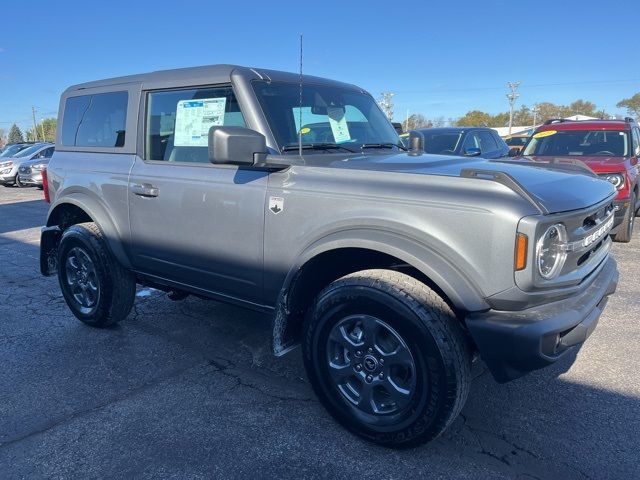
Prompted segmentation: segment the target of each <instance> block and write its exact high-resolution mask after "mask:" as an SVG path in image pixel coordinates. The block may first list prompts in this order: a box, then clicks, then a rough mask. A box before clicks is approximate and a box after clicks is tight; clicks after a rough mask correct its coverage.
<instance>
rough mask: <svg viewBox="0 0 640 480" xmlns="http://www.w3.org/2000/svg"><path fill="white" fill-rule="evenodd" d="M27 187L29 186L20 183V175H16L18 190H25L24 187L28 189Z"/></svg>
mask: <svg viewBox="0 0 640 480" xmlns="http://www.w3.org/2000/svg"><path fill="white" fill-rule="evenodd" d="M26 186H27V184H26V183H22V182H21V181H20V177H19V176H18V175H16V187H18V188H24V187H26Z"/></svg>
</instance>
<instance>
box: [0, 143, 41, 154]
mask: <svg viewBox="0 0 640 480" xmlns="http://www.w3.org/2000/svg"><path fill="white" fill-rule="evenodd" d="M32 145H34V142H21V143H8V144H6V145H5V146H4V147H2V151H0V158H7V157H13V156H14V155H15V154H16V153H18V152H20V151H21V150H24V149H25V148H28V147H30V146H32Z"/></svg>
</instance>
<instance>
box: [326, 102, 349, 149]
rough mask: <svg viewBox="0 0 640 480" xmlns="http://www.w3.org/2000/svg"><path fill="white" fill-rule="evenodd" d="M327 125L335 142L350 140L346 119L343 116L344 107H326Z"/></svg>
mask: <svg viewBox="0 0 640 480" xmlns="http://www.w3.org/2000/svg"><path fill="white" fill-rule="evenodd" d="M327 115H328V116H329V125H330V126H331V132H332V133H333V140H334V141H335V142H336V143H344V142H348V141H350V140H351V135H350V134H349V127H348V126H347V119H346V118H345V116H344V109H343V108H341V107H327Z"/></svg>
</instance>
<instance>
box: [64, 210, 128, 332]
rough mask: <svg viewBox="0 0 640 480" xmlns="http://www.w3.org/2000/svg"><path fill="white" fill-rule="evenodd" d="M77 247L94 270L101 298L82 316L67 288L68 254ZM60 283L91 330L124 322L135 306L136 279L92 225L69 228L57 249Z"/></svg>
mask: <svg viewBox="0 0 640 480" xmlns="http://www.w3.org/2000/svg"><path fill="white" fill-rule="evenodd" d="M74 248H75V249H76V250H75V251H78V248H79V249H80V251H82V252H85V253H86V254H87V255H88V257H89V258H90V260H91V262H92V264H93V266H94V267H95V276H96V277H97V280H98V282H99V297H98V300H97V302H96V304H95V307H93V308H92V311H91V312H88V313H83V312H82V311H81V309H80V305H78V303H77V302H76V301H75V300H74V297H73V294H72V292H71V290H70V287H69V286H68V283H66V282H67V271H66V270H65V268H66V266H65V265H66V263H67V259H68V255H69V252H70V251H72V249H74ZM57 263H58V265H57V269H58V281H59V283H60V288H61V290H62V294H63V296H64V298H65V300H66V302H67V305H68V306H69V308H70V309H71V312H72V313H73V314H74V315H75V316H76V317H77V318H78V319H79V320H80V321H82V322H84V323H86V324H87V325H90V326H92V327H108V326H110V325H114V324H115V323H117V322H119V321H120V320H122V319H124V318H125V317H126V316H127V315H128V314H129V312H130V311H131V307H132V306H133V302H134V300H135V293H136V280H135V276H134V275H133V274H132V273H131V272H130V271H129V270H127V269H125V268H124V267H123V266H122V265H120V263H119V262H118V261H117V260H116V259H115V258H114V257H113V255H112V254H111V252H110V251H109V248H108V247H107V243H106V240H105V238H104V235H103V234H102V232H101V231H100V229H99V228H98V226H97V225H96V224H95V223H93V222H87V223H79V224H77V225H72V226H71V227H69V228H67V229H66V230H65V231H64V233H63V234H62V238H61V239H60V244H59V247H58V262H57Z"/></svg>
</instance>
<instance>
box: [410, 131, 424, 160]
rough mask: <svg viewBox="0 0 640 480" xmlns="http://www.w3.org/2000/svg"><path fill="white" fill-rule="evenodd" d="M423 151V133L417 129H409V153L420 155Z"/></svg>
mask: <svg viewBox="0 0 640 480" xmlns="http://www.w3.org/2000/svg"><path fill="white" fill-rule="evenodd" d="M423 153H424V135H423V134H422V133H421V132H418V131H417V130H410V131H409V155H422V154H423Z"/></svg>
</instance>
